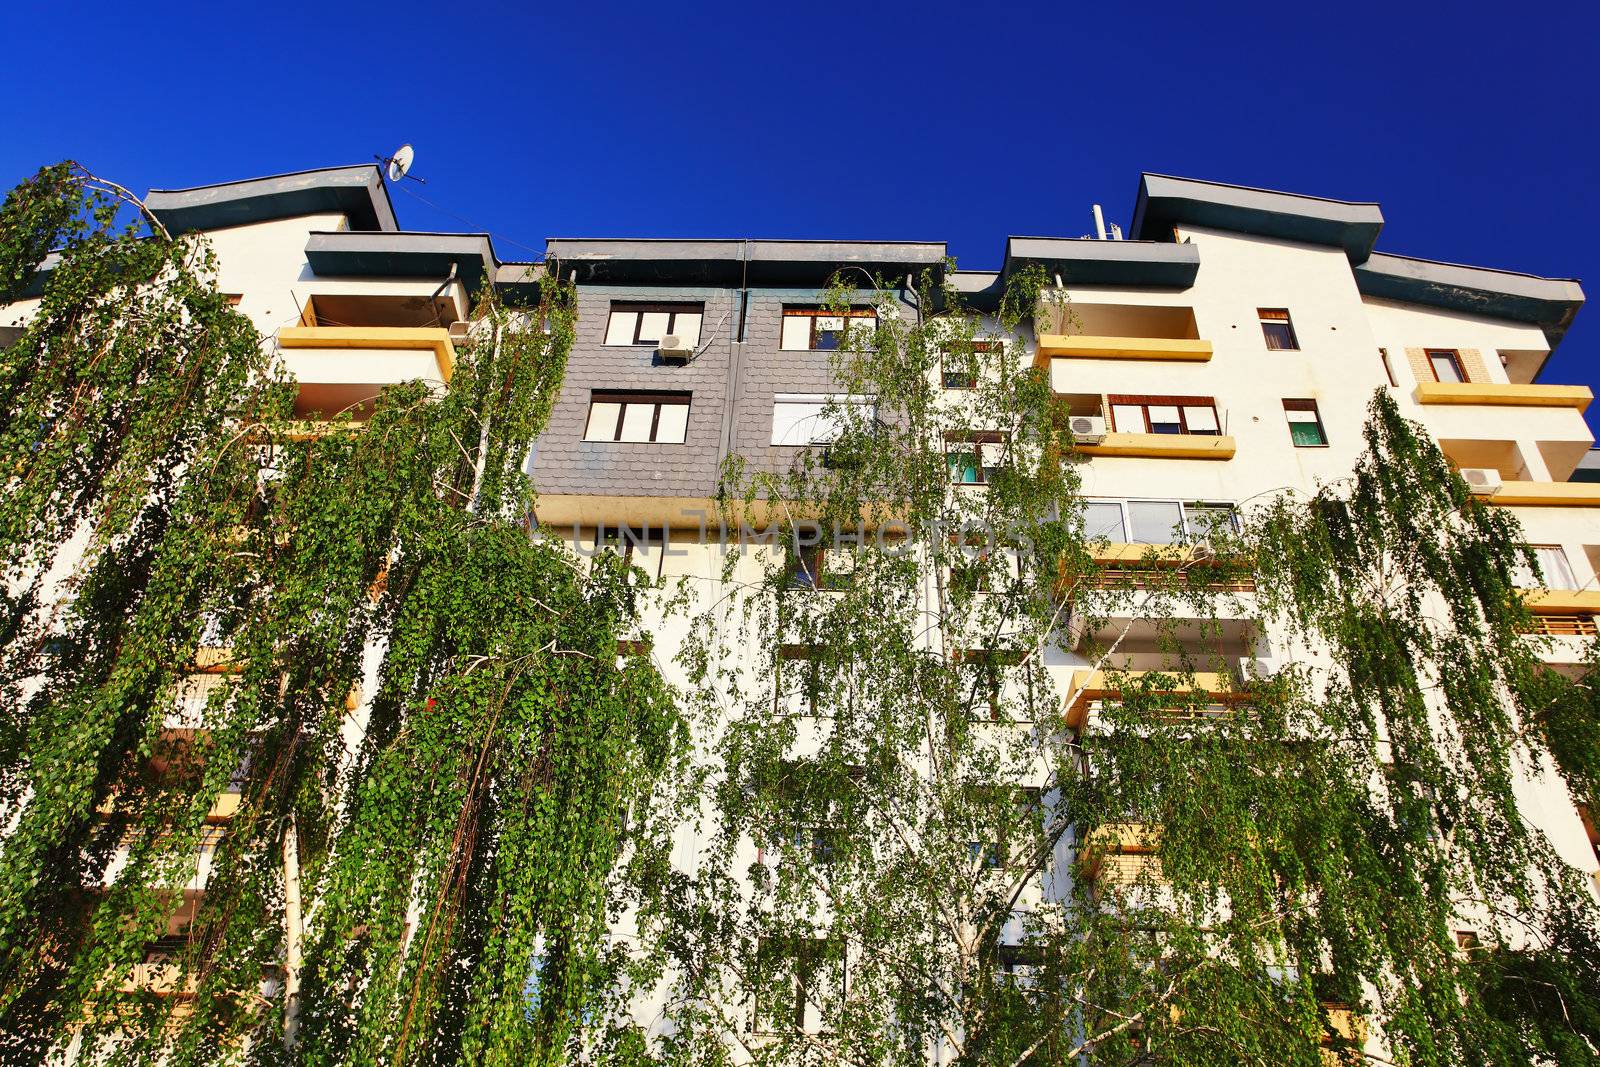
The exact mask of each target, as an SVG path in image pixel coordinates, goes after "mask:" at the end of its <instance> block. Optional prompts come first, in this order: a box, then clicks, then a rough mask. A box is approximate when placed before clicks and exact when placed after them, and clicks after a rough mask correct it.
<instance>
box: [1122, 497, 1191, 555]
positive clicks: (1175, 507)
mask: <svg viewBox="0 0 1600 1067" xmlns="http://www.w3.org/2000/svg"><path fill="white" fill-rule="evenodd" d="M1128 525H1129V526H1130V527H1131V528H1132V533H1133V537H1132V541H1133V542H1134V543H1136V544H1149V545H1168V544H1171V543H1172V542H1174V541H1178V540H1181V539H1182V538H1183V507H1182V505H1180V504H1179V503H1178V502H1177V501H1176V500H1172V501H1167V500H1130V501H1128Z"/></svg>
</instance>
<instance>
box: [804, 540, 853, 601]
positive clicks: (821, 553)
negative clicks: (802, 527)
mask: <svg viewBox="0 0 1600 1067" xmlns="http://www.w3.org/2000/svg"><path fill="white" fill-rule="evenodd" d="M855 562H856V559H855V554H854V553H853V552H851V551H850V550H849V549H845V548H824V547H823V546H821V545H801V544H793V543H791V544H790V546H789V563H788V572H789V580H788V586H789V588H790V589H822V590H828V591H834V592H837V591H841V590H845V589H849V588H850V587H851V586H852V585H854V584H855V579H856V568H855Z"/></svg>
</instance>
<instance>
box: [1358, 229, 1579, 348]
mask: <svg viewBox="0 0 1600 1067" xmlns="http://www.w3.org/2000/svg"><path fill="white" fill-rule="evenodd" d="M1355 277H1356V287H1357V288H1358V289H1360V290H1361V292H1363V293H1365V294H1366V295H1368V296H1376V297H1381V298H1384V299H1388V300H1399V301H1403V302H1405V303H1408V304H1423V305H1426V306H1429V307H1437V308H1445V309H1447V310H1450V311H1461V312H1465V313H1467V314H1470V315H1482V316H1485V317H1487V318H1493V319H1509V320H1511V321H1513V322H1527V323H1532V324H1534V325H1536V326H1539V327H1540V328H1542V329H1543V330H1544V335H1545V337H1546V339H1547V340H1549V342H1550V347H1551V348H1552V349H1553V348H1555V346H1556V345H1557V344H1559V343H1560V342H1561V338H1562V337H1563V336H1565V334H1566V332H1567V327H1569V326H1571V325H1572V320H1573V318H1574V317H1575V316H1576V315H1577V314H1578V309H1579V308H1580V307H1582V306H1583V287H1582V286H1581V285H1579V284H1578V283H1577V282H1576V281H1574V280H1572V279H1570V278H1540V277H1538V276H1536V275H1532V274H1517V273H1515V272H1513V271H1503V270H1490V269H1489V268H1487V267H1468V266H1463V265H1461V264H1458V263H1439V262H1436V261H1434V260H1429V259H1412V258H1411V257H1409V256H1395V255H1389V254H1387V253H1384V252H1375V253H1373V255H1372V257H1371V258H1370V259H1368V260H1367V261H1366V262H1365V263H1363V264H1361V265H1360V266H1358V267H1356V268H1355Z"/></svg>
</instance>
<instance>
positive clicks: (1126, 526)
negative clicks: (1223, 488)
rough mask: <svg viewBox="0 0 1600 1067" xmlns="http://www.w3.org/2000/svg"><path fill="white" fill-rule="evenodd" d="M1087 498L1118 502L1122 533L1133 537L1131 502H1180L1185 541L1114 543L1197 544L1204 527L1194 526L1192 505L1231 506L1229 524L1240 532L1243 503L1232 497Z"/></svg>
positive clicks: (1208, 506) (1203, 537)
mask: <svg viewBox="0 0 1600 1067" xmlns="http://www.w3.org/2000/svg"><path fill="white" fill-rule="evenodd" d="M1083 502H1084V503H1085V504H1115V505H1117V506H1118V507H1119V508H1120V509H1121V511H1122V535H1123V536H1124V537H1132V536H1133V515H1132V512H1131V511H1130V509H1129V507H1128V505H1130V504H1176V505H1178V517H1179V519H1180V520H1181V521H1182V523H1183V536H1184V538H1186V539H1187V540H1184V541H1114V542H1111V543H1112V544H1125V545H1162V544H1166V545H1175V544H1197V543H1199V542H1201V541H1203V540H1204V539H1205V536H1204V531H1201V530H1197V529H1195V528H1194V526H1193V525H1192V523H1193V522H1194V519H1191V514H1190V513H1191V510H1192V509H1201V508H1204V509H1210V510H1213V511H1215V510H1220V509H1222V508H1227V509H1228V525H1229V526H1231V527H1232V532H1234V533H1238V532H1239V505H1238V504H1237V503H1235V502H1234V501H1232V500H1203V499H1201V500H1195V499H1188V498H1178V497H1138V496H1135V497H1085V498H1084V501H1083ZM1195 518H1196V519H1197V518H1198V516H1195ZM1085 530H1086V532H1087V520H1086V521H1085Z"/></svg>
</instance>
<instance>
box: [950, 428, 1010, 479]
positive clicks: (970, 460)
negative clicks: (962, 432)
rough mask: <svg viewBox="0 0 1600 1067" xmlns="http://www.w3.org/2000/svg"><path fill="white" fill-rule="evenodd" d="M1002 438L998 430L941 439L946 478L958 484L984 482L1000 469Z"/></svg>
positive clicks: (1002, 454)
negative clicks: (943, 446)
mask: <svg viewBox="0 0 1600 1067" xmlns="http://www.w3.org/2000/svg"><path fill="white" fill-rule="evenodd" d="M1005 448H1006V446H1005V439H1004V438H1003V437H1001V435H1000V434H998V433H979V434H972V435H969V436H968V437H966V438H964V439H963V438H960V437H953V438H947V439H946V440H945V450H944V454H945V462H946V463H948V464H949V467H950V480H951V481H952V482H955V483H957V484H959V485H987V484H989V483H990V482H991V481H993V480H994V476H995V475H996V474H998V473H999V472H1000V464H1001V461H1002V460H1003V459H1004V457H1005Z"/></svg>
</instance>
